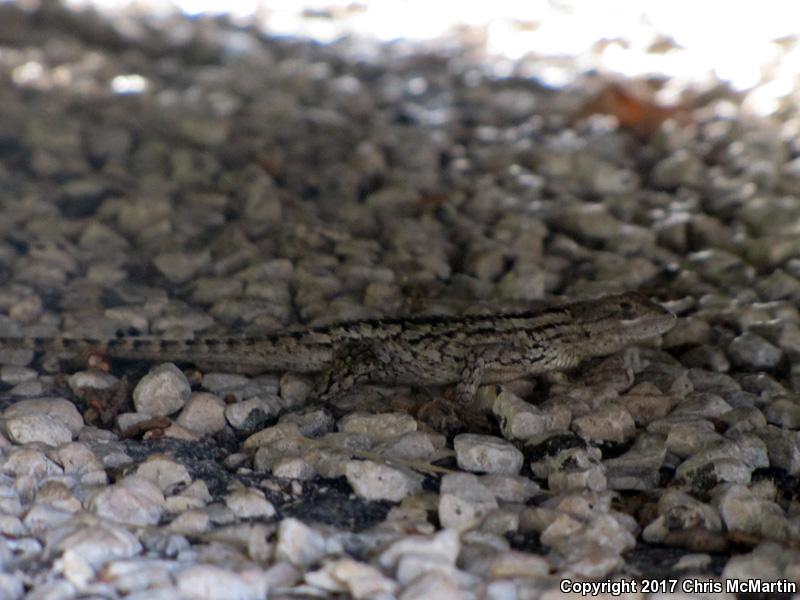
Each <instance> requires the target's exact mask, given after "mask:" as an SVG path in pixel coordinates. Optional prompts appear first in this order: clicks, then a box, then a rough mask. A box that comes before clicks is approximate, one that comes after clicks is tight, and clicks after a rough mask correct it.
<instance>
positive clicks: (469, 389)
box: [456, 357, 486, 406]
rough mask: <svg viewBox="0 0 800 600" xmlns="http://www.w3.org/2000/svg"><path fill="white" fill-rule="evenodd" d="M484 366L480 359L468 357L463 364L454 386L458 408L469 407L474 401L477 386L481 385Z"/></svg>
mask: <svg viewBox="0 0 800 600" xmlns="http://www.w3.org/2000/svg"><path fill="white" fill-rule="evenodd" d="M485 369H486V364H485V362H484V360H483V358H481V357H470V358H468V359H467V361H466V362H465V363H464V368H463V369H462V370H461V375H460V377H459V380H458V384H457V385H456V402H457V403H458V405H459V406H469V405H470V404H472V402H473V400H474V399H475V394H476V393H477V391H478V386H479V385H480V384H481V379H483V374H484V371H485Z"/></svg>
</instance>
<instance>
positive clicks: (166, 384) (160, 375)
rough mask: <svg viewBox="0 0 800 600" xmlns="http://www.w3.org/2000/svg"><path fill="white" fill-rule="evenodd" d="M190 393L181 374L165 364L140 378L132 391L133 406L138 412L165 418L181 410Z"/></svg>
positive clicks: (184, 377)
mask: <svg viewBox="0 0 800 600" xmlns="http://www.w3.org/2000/svg"><path fill="white" fill-rule="evenodd" d="M191 391H192V390H191V387H190V385H189V381H188V380H187V379H186V376H185V375H184V374H183V372H181V370H180V369H178V367H176V366H175V365H173V364H172V363H165V364H162V365H159V366H157V367H155V368H154V369H152V370H151V371H150V372H149V373H148V374H147V375H145V376H144V377H142V379H141V380H140V381H139V383H138V384H137V385H136V387H135V388H134V390H133V404H134V406H135V407H136V410H137V411H138V412H141V413H146V414H149V415H153V416H166V415H169V414H172V413H174V412H176V411H178V410H180V409H181V408H183V406H184V405H185V404H186V401H187V400H188V399H189V396H190V394H191Z"/></svg>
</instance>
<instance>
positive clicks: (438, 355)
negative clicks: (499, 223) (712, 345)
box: [0, 292, 675, 403]
mask: <svg viewBox="0 0 800 600" xmlns="http://www.w3.org/2000/svg"><path fill="white" fill-rule="evenodd" d="M674 322H675V316H674V315H673V314H672V313H671V312H670V311H668V310H667V309H665V308H663V307H661V306H659V305H658V304H656V303H654V302H651V301H650V300H648V299H647V298H646V297H644V296H642V295H641V294H638V293H635V292H627V293H624V294H618V295H611V296H604V297H601V298H598V299H595V300H586V301H579V302H571V303H567V304H561V305H557V306H553V307H549V308H544V309H541V310H534V311H528V312H508V313H495V314H489V315H467V316H409V317H400V318H390V319H378V320H365V321H350V322H345V323H338V324H335V325H330V326H324V327H312V328H308V329H304V330H297V331H286V332H279V333H276V334H273V335H266V336H264V337H229V338H198V339H187V340H165V339H158V338H146V337H135V336H132V337H119V338H116V339H110V340H94V339H86V338H5V339H1V340H0V348H3V349H30V350H37V351H45V352H49V351H53V352H67V353H73V354H74V353H81V352H84V353H85V352H87V351H90V350H97V351H102V352H103V353H105V354H107V355H108V356H110V357H111V358H124V359H140V360H148V361H156V360H157V361H167V360H169V361H177V362H191V363H197V364H206V365H215V367H216V368H222V369H229V370H232V371H240V372H242V371H245V372H269V371H273V372H275V371H277V372H283V371H290V372H298V373H322V374H323V375H322V376H321V377H319V379H318V381H317V384H316V386H315V388H314V390H312V398H315V399H316V400H319V401H325V400H330V399H333V398H335V397H337V396H339V395H341V394H343V393H344V392H346V391H347V390H349V389H350V388H352V387H353V386H355V385H357V384H360V383H384V384H400V385H422V386H425V385H445V384H456V398H457V400H459V401H460V402H464V403H467V402H469V401H470V400H472V398H473V397H474V395H475V392H476V390H477V387H478V386H479V385H480V384H486V383H503V382H506V381H510V380H513V379H518V378H520V377H524V376H526V375H536V374H541V373H545V372H548V371H563V370H567V369H570V368H572V367H575V366H577V365H578V364H579V363H580V362H581V361H583V360H585V359H588V358H592V357H597V356H606V355H609V354H613V353H615V352H617V351H619V350H622V349H623V348H624V347H626V346H627V345H628V344H631V343H635V342H637V341H639V340H643V339H646V338H649V337H652V336H656V335H659V334H662V333H665V332H666V331H668V330H669V329H670V328H671V327H672V326H673V325H674Z"/></svg>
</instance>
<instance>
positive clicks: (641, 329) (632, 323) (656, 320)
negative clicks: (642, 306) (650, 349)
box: [623, 309, 677, 339]
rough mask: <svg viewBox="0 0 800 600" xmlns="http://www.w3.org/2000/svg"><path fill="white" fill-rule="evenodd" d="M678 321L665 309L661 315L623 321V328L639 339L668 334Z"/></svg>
mask: <svg viewBox="0 0 800 600" xmlns="http://www.w3.org/2000/svg"><path fill="white" fill-rule="evenodd" d="M676 321H677V317H676V316H675V315H674V314H672V313H671V312H670V311H668V310H666V309H664V312H663V313H662V314H659V315H648V316H644V317H639V318H637V319H631V320H629V321H623V327H624V329H625V331H627V332H628V334H629V335H630V337H632V338H634V339H638V338H645V337H651V336H654V335H661V334H662V333H666V332H667V331H669V330H670V329H672V328H673V327H674V326H675V322H676Z"/></svg>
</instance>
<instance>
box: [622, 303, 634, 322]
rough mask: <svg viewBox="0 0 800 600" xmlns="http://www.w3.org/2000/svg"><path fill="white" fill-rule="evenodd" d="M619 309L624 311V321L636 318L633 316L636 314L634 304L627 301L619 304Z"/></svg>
mask: <svg viewBox="0 0 800 600" xmlns="http://www.w3.org/2000/svg"><path fill="white" fill-rule="evenodd" d="M619 308H620V311H622V318H623V319H631V318H633V317H634V316H635V315H634V314H633V313H634V309H633V303H631V302H629V301H627V300H623V301H622V302H620V303H619Z"/></svg>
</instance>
